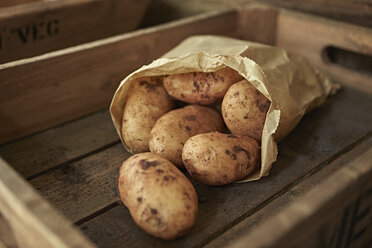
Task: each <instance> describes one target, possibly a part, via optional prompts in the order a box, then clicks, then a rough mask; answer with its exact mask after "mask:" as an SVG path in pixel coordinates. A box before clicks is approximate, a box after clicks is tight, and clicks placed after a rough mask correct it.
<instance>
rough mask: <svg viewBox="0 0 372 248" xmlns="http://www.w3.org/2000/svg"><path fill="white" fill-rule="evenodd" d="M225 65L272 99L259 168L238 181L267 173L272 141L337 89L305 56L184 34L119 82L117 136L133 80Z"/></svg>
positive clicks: (115, 105)
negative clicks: (180, 38)
mask: <svg viewBox="0 0 372 248" xmlns="http://www.w3.org/2000/svg"><path fill="white" fill-rule="evenodd" d="M226 66H228V67H231V68H232V69H234V70H236V71H238V72H239V73H240V75H242V76H243V77H244V78H246V79H247V80H248V81H249V82H250V83H252V84H253V85H254V86H255V87H256V88H257V89H258V90H259V91H260V92H261V93H262V94H263V95H265V96H266V97H267V98H268V99H269V100H270V101H271V106H270V108H269V110H268V112H267V115H266V121H265V125H264V129H263V133H262V142H261V168H260V169H259V170H256V171H255V172H254V173H252V174H250V175H249V176H248V177H246V178H244V179H243V180H241V182H247V181H252V180H257V179H259V178H261V177H263V176H266V175H268V174H269V171H270V168H271V166H272V164H273V163H274V162H275V160H276V157H277V154H278V152H277V145H276V143H277V142H278V141H279V140H280V139H282V138H283V137H284V136H286V135H287V134H288V133H289V132H290V131H291V130H292V129H293V128H294V127H295V126H296V125H297V124H298V123H299V121H300V120H301V118H302V116H303V115H304V114H305V113H306V112H309V111H310V110H311V109H312V108H314V107H317V106H319V105H321V104H322V103H323V102H324V101H325V100H326V98H327V96H328V95H329V94H331V93H332V92H334V91H335V89H336V88H337V85H334V84H332V83H331V82H330V80H329V79H328V78H327V77H326V76H325V75H323V74H322V73H320V72H319V71H318V70H316V69H315V68H313V67H312V66H311V65H310V64H308V63H307V62H306V60H304V59H302V58H300V57H298V56H295V55H293V54H289V53H287V52H286V51H284V50H283V49H281V48H277V47H272V46H268V45H263V44H258V43H255V42H250V41H243V40H237V39H232V38H227V37H222V36H211V35H198V36H191V37H189V38H187V39H186V40H184V41H183V42H181V43H180V44H179V45H178V46H176V47H175V48H173V49H172V50H170V51H169V52H168V53H166V54H165V55H163V56H162V57H161V58H159V59H157V60H155V61H153V62H152V63H151V64H149V65H145V66H142V67H141V68H140V69H138V70H136V71H135V72H133V73H131V74H130V75H129V76H127V77H126V78H125V79H124V80H123V81H122V82H121V83H120V85H119V87H118V89H117V90H116V92H115V95H114V97H113V100H112V102H111V106H110V113H111V117H112V120H113V123H114V125H115V128H116V130H117V132H118V134H119V136H120V138H121V140H122V141H123V138H122V137H121V131H120V130H121V122H122V116H123V109H124V106H125V102H126V98H127V92H128V89H129V88H130V84H131V83H132V80H133V79H135V78H138V77H144V76H160V75H167V74H176V73H185V72H198V71H201V72H212V71H217V70H220V69H222V68H224V67H226ZM123 144H124V142H123ZM124 145H125V144H124Z"/></svg>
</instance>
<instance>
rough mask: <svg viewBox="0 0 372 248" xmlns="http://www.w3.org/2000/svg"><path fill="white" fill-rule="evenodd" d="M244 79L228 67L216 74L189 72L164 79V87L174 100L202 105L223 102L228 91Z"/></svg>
mask: <svg viewBox="0 0 372 248" xmlns="http://www.w3.org/2000/svg"><path fill="white" fill-rule="evenodd" d="M241 79H243V77H242V76H240V75H239V73H238V72H236V71H235V70H233V69H231V68H230V67H226V68H224V69H221V70H218V71H216V72H189V73H181V74H172V75H169V76H166V77H165V78H164V87H165V89H166V90H167V92H168V94H169V95H171V96H173V97H174V98H176V99H178V100H181V101H184V102H188V103H197V104H202V105H209V104H211V103H214V102H216V101H218V100H222V98H223V96H224V95H225V93H226V91H227V89H228V88H229V87H230V86H231V85H232V84H233V83H236V82H238V81H239V80H241Z"/></svg>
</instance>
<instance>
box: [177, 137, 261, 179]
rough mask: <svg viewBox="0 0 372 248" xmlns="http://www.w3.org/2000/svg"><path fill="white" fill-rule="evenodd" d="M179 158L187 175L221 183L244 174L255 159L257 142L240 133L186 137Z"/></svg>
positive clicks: (256, 159) (239, 177)
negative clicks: (180, 157)
mask: <svg viewBox="0 0 372 248" xmlns="http://www.w3.org/2000/svg"><path fill="white" fill-rule="evenodd" d="M182 160H183V163H184V164H185V167H186V169H187V171H188V172H189V173H190V175H191V176H192V177H193V178H195V179H197V180H198V181H200V182H202V183H205V184H209V185H223V184H228V183H232V182H234V181H236V180H239V179H242V178H244V177H246V176H247V175H248V174H249V173H251V172H252V171H253V169H254V168H255V166H256V164H257V162H258V160H259V153H258V143H257V142H256V141H255V140H254V139H252V138H250V137H248V136H243V135H233V134H224V133H217V132H214V133H204V134H199V135H196V136H193V137H191V138H190V139H188V140H187V141H186V143H185V145H184V147H183V151H182Z"/></svg>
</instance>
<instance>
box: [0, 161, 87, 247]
mask: <svg viewBox="0 0 372 248" xmlns="http://www.w3.org/2000/svg"><path fill="white" fill-rule="evenodd" d="M0 216H1V218H0V223H1V224H0V226H1V228H4V229H5V230H7V231H5V233H8V234H9V233H11V236H7V239H6V240H4V239H3V241H2V242H3V243H4V242H6V243H5V245H13V247H14V246H16V247H66V248H67V247H94V245H93V244H91V243H90V242H89V241H88V240H87V239H86V238H85V237H84V236H83V235H82V234H81V233H80V231H79V230H77V229H76V228H74V227H72V226H71V224H70V223H69V222H68V221H66V220H65V219H64V218H63V217H62V216H61V215H59V214H58V213H57V212H56V210H55V209H53V208H52V207H51V206H50V205H49V204H48V203H47V202H46V201H45V200H43V199H42V198H41V197H40V195H39V194H38V193H37V192H36V191H35V190H34V189H32V187H31V186H30V185H29V184H28V183H27V182H25V181H24V180H23V179H22V178H21V177H20V176H19V175H17V174H16V173H15V172H14V171H13V170H12V169H11V168H10V167H9V165H8V164H7V163H6V162H5V161H4V160H2V159H1V158H0ZM9 230H10V231H9ZM2 234H3V233H2Z"/></svg>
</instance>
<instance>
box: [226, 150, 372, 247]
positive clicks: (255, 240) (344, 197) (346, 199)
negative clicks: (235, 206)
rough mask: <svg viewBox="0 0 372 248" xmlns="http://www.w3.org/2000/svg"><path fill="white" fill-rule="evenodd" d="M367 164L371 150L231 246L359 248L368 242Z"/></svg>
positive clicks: (371, 196) (370, 184)
mask: <svg viewBox="0 0 372 248" xmlns="http://www.w3.org/2000/svg"><path fill="white" fill-rule="evenodd" d="M371 161H372V147H370V148H369V149H368V150H366V151H365V152H364V153H362V154H361V155H360V156H359V157H358V158H356V159H355V160H353V161H352V162H351V163H350V164H348V165H347V166H345V167H343V168H342V169H341V170H339V171H338V172H336V173H335V174H334V175H332V177H331V178H329V179H328V180H326V181H325V182H322V183H321V184H320V185H318V186H316V187H315V188H314V189H313V190H312V191H311V192H309V193H308V194H306V195H305V196H304V197H303V198H302V199H301V200H298V201H297V202H294V203H292V204H291V205H289V206H288V207H287V208H286V209H285V210H283V211H282V212H281V213H279V214H278V215H276V216H274V217H273V218H271V219H270V221H269V222H266V223H264V224H263V225H261V226H258V227H256V229H255V230H254V231H253V232H252V233H251V234H250V235H247V236H246V237H244V238H243V239H241V240H238V241H237V242H236V243H235V244H234V245H232V247H246V244H247V242H249V244H250V245H252V247H299V246H300V247H305V248H306V247H335V246H337V247H363V245H365V244H367V243H368V242H369V241H371V240H372V228H371V225H372V218H371V215H372V214H371V207H372V180H371V178H372V163H371ZM278 227H280V228H278ZM268 233H270V235H267V234H268Z"/></svg>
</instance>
